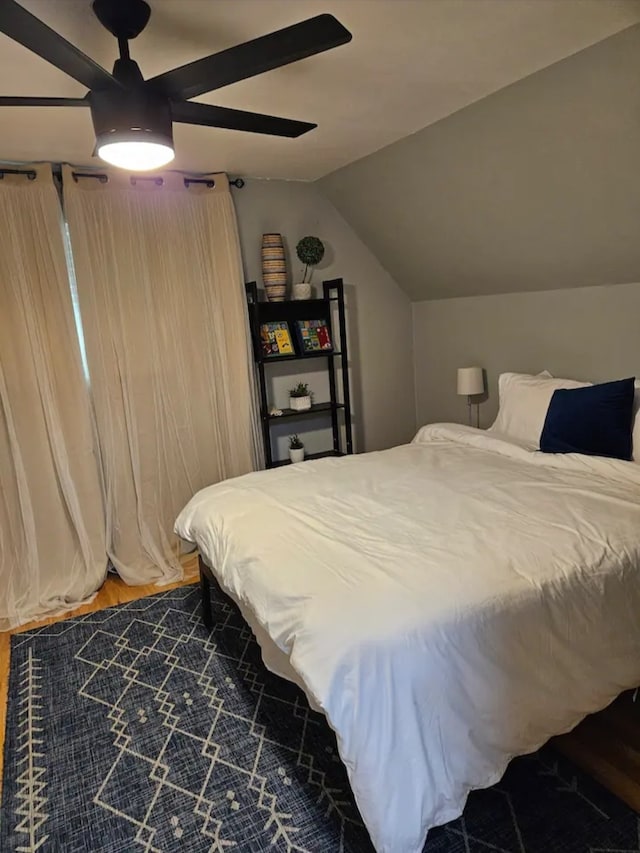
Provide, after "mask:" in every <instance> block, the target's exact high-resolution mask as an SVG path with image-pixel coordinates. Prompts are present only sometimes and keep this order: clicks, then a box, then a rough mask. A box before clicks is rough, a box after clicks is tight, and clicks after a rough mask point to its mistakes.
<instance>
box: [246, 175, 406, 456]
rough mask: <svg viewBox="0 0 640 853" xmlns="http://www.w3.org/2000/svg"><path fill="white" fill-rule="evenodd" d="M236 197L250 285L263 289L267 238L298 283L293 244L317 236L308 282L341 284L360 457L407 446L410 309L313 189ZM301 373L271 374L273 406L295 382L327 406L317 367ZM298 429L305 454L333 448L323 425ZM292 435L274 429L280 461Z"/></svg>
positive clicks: (281, 368)
mask: <svg viewBox="0 0 640 853" xmlns="http://www.w3.org/2000/svg"><path fill="white" fill-rule="evenodd" d="M233 196H234V201H235V205H236V211H237V214H238V226H239V231H240V243H241V247H242V254H243V261H244V268H245V275H246V278H247V280H248V281H249V280H257V281H258V285H259V286H260V287H261V286H262V278H261V262H260V248H261V239H262V234H263V233H264V232H269V231H277V232H280V233H282V235H283V237H284V239H285V243H286V245H287V247H288V256H289V261H290V263H289V270H290V271H291V273H290V277H292V278H293V280H295V281H297V280H299V279H300V276H301V273H302V267H301V265H300V264H299V262H298V261H297V258H295V245H296V243H297V241H298V240H299V239H300V238H301V237H304V236H305V235H306V234H315V235H316V236H318V237H320V239H321V240H322V241H323V242H324V244H325V248H326V255H325V258H324V260H323V262H322V264H321V265H320V266H319V267H318V268H317V269H316V270H315V272H314V277H313V281H314V283H315V286H316V288H317V290H318V291H319V290H320V289H321V282H322V280H323V279H329V278H337V277H341V278H343V279H344V282H345V291H346V301H347V312H348V318H347V322H348V327H349V328H348V331H349V347H350V352H349V354H350V367H351V377H352V382H351V385H352V396H353V409H354V426H355V434H356V444H357V450H358V451H363V450H378V449H381V448H385V447H391V446H393V445H395V444H402V443H404V442H406V441H408V440H409V439H410V438H411V437H412V436H413V433H414V432H415V396H414V387H413V353H412V338H411V303H410V301H409V299H408V297H407V296H406V294H405V293H403V291H402V290H401V289H400V288H399V287H398V285H397V284H396V283H395V281H394V280H393V279H392V278H391V276H390V275H389V274H388V273H387V272H386V271H385V270H384V269H383V268H382V267H381V266H380V264H379V262H378V261H377V260H376V258H375V257H374V256H373V254H372V253H371V252H370V251H369V250H368V249H367V247H366V246H365V245H364V244H363V243H362V242H361V240H360V239H359V238H358V237H357V236H356V235H355V233H354V232H353V231H352V229H351V228H350V226H349V225H347V223H346V222H345V221H344V219H343V218H342V217H341V216H340V214H339V213H338V212H337V211H336V209H335V208H334V206H333V205H332V204H331V203H330V202H329V201H327V199H326V198H325V197H324V196H323V195H322V194H321V193H320V192H319V190H318V188H317V186H316V185H314V184H310V183H303V182H298V181H268V180H248V181H247V183H246V186H245V187H244V188H243V189H241V190H234V191H233ZM305 367H306V365H305ZM299 368H300V365H299V364H297V365H296V363H295V362H289V363H285V364H281V365H274V366H273V367H270V368H269V371H270V372H271V375H272V376H273V377H274V381H273V383H272V385H271V393H272V399H274V400H275V403H276V405H278V406H280V407H283V406H286V405H287V397H288V395H287V389H288V388H289V387H290V386H291V385H292V384H293V382H294V381H299V380H300V379H301V381H308V382H309V383H310V385H311V388H312V389H313V390H314V391H315V396H316V400H318V401H321V400H324V399H328V388H327V387H326V377H325V375H324V373H325V372H324V371H322V370H321V369H320V367H319V366H316V369H315V370H313V369H312V370H309V371H307V373H305V374H304V375H303V376H302V377H299V376H298V374H297V372H296V371H297V370H299ZM325 423H326V421H325ZM287 426H288V427H289V428H288V429H287V428H286V427H287ZM301 427H302V428H303V429H304V434H302V431H301V436H302V438H303V440H304V441H305V445H306V446H307V449H308V451H309V452H313V451H314V450H321V449H325V448H326V447H330V446H331V443H330V441H329V439H328V436H327V431H326V429H325V430H323V429H322V422H318V423H316V422H315V421H314V422H310V421H303V422H301ZM290 429H291V427H290V425H284V424H283V425H282V427H280V428H279V436H280V438H279V440H278V445H277V447H278V454H279V455H280V456H285V455H286V449H285V447H286V442H285V436H286V434H287V433H288V432H289V431H290Z"/></svg>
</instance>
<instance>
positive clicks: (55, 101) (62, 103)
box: [0, 95, 89, 107]
mask: <svg viewBox="0 0 640 853" xmlns="http://www.w3.org/2000/svg"><path fill="white" fill-rule="evenodd" d="M88 106H89V101H88V100H87V98H20V97H13V96H12V97H6V96H3V95H0V107H88Z"/></svg>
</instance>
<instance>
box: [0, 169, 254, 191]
mask: <svg viewBox="0 0 640 853" xmlns="http://www.w3.org/2000/svg"><path fill="white" fill-rule="evenodd" d="M52 165H53V174H54V175H55V176H56V177H62V166H61V164H59V163H53V164H52ZM0 171H1V170H0ZM5 171H10V170H8V169H5ZM16 171H19V170H16ZM71 174H72V176H73V179H74V181H77V180H78V178H96V180H98V181H100V183H102V184H106V183H107V181H108V180H109V176H108V175H107V174H105V173H104V172H72V173H71ZM33 177H35V172H33ZM29 180H33V178H30V179H29ZM129 180H130V181H131V183H132V184H133V185H134V186H135V184H136V182H137V181H153V182H154V183H155V184H157V186H159V187H161V186H162V185H163V184H164V178H162V177H160V176H159V175H131V176H130V178H129ZM183 181H184V185H185V187H187V188H188V187H189V185H190V184H206V186H207V187H209V188H210V189H212V188H213V187H214V186H215V184H216V182H215V180H214V179H213V178H205V177H202V178H191V177H189V176H188V175H185V177H184V178H183ZM244 185H245V181H244V179H243V178H234V179H233V180H231V179H229V186H230V187H236V189H239V190H241V189H242V187H244Z"/></svg>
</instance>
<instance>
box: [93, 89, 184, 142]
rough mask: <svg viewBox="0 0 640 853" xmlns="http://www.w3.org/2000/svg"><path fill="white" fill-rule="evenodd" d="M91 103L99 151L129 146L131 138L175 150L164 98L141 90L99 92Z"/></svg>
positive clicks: (169, 117)
mask: <svg viewBox="0 0 640 853" xmlns="http://www.w3.org/2000/svg"><path fill="white" fill-rule="evenodd" d="M89 100H90V105H91V118H92V120H93V128H94V130H95V134H96V144H97V147H98V148H100V146H102V145H105V144H107V143H109V142H121V141H127V142H129V141H131V139H132V136H133V137H135V138H137V139H138V140H139V141H140V142H158V143H160V144H161V145H167V146H169V147H170V148H173V132H172V124H171V107H170V104H169V100H168V98H166V97H164V96H163V95H161V94H158V93H156V92H153V91H150V90H149V89H145V90H142V89H140V88H133V89H129V90H127V91H124V92H120V91H117V90H115V89H114V90H102V91H100V90H97V91H93V92H91V94H90V95H89ZM138 135H139V136H138Z"/></svg>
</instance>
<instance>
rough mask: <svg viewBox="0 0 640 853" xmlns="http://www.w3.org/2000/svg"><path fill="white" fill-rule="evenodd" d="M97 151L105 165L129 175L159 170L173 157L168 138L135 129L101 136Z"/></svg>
mask: <svg viewBox="0 0 640 853" xmlns="http://www.w3.org/2000/svg"><path fill="white" fill-rule="evenodd" d="M96 152H97V154H98V157H100V159H101V160H104V161H105V162H106V163H110V164H111V165H112V166H117V167H118V168H119V169H126V170H128V171H131V172H150V171H152V170H153V169H160V168H161V167H162V166H166V165H167V163H170V162H171V161H172V160H173V158H174V157H175V152H174V150H173V140H172V139H171V137H166V136H159V135H158V134H153V133H148V132H146V131H144V130H135V129H134V130H129V131H115V132H113V133H107V134H102V135H101V136H100V137H98V139H97V140H96Z"/></svg>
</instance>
